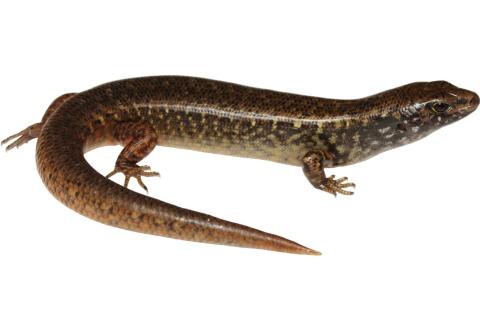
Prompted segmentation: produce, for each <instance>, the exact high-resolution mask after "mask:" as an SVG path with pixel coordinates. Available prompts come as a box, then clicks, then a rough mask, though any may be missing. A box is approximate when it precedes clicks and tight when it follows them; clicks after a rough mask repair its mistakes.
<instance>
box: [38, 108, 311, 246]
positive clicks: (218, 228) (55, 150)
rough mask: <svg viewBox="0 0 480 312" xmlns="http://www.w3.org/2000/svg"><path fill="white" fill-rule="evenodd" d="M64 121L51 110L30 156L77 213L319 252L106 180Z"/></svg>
mask: <svg viewBox="0 0 480 312" xmlns="http://www.w3.org/2000/svg"><path fill="white" fill-rule="evenodd" d="M70 125H71V123H70V122H69V121H68V120H65V118H62V114H55V115H54V116H53V117H52V118H51V119H50V120H49V121H48V123H47V124H46V125H45V126H44V127H43V129H42V131H41V133H40V136H39V139H38V143H37V151H36V159H37V167H38V171H39V174H40V176H41V178H42V180H43V182H44V183H45V185H46V186H47V188H48V189H49V191H50V192H51V193H52V194H53V195H54V196H55V197H56V198H57V199H58V200H60V201H61V202H62V203H64V204H65V205H66V206H68V207H70V208H72V209H73V210H75V211H77V212H78V213H80V214H82V215H84V216H87V217H89V218H91V219H93V220H96V221H99V222H102V223H105V224H108V225H112V226H116V227H120V228H124V229H128V230H132V231H137V232H142V233H149V234H155V235H160V236H165V237H170V238H176V239H182V240H190V241H197V242H204V243H213V244H223V245H231V246H238V247H247V248H259V249H267V250H272V251H279V252H289V253H297V254H308V255H320V253H319V252H317V251H315V250H312V249H310V248H307V247H304V246H302V245H300V244H297V243H295V242H293V241H291V240H288V239H285V238H283V237H280V236H277V235H273V234H269V233H266V232H262V231H259V230H256V229H253V228H251V227H247V226H244V225H241V224H237V223H232V222H228V221H225V220H222V219H219V218H216V217H213V216H210V215H207V214H203V213H199V212H195V211H192V210H188V209H183V208H180V207H177V206H174V205H171V204H168V203H166V202H163V201H160V200H157V199H154V198H151V197H148V196H145V195H142V194H139V193H136V192H134V191H131V190H129V189H127V188H124V187H122V186H120V185H118V184H116V183H114V182H112V181H110V180H108V179H106V178H105V177H104V176H102V175H100V174H99V173H98V172H96V171H95V170H94V169H93V168H92V167H91V166H90V165H89V164H88V163H87V161H86V160H85V158H84V156H83V144H84V140H82V139H81V138H80V135H79V132H78V131H76V130H75V129H73V128H72V127H71V126H70Z"/></svg>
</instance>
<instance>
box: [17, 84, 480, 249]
mask: <svg viewBox="0 0 480 312" xmlns="http://www.w3.org/2000/svg"><path fill="white" fill-rule="evenodd" d="M438 103H440V104H443V105H447V106H448V110H444V108H445V107H443V108H441V105H440V104H438ZM477 106H478V96H477V95H476V94H475V93H473V92H470V91H468V90H464V89H460V88H457V87H455V86H453V85H451V84H449V83H448V82H445V81H435V82H419V83H413V84H408V85H405V86H402V87H398V88H395V89H392V90H388V91H385V92H382V93H379V94H376V95H372V96H369V97H365V98H361V99H355V100H337V99H325V98H319V97H311V96H303V95H296V94H289V93H282V92H276V91H271V90H264V89H258V88H252V87H246V86H241V85H237V84H232V83H227V82H221V81H215V80H208V79H202V78H193V77H181V76H158V77H142V78H134V79H126V80H120V81H115V82H110V83H107V84H103V85H100V86H98V87H95V88H92V89H90V90H87V91H84V92H81V93H77V94H67V95H65V96H62V97H60V98H58V99H57V100H56V101H55V102H54V103H53V104H52V105H51V106H50V108H49V109H48V110H47V113H46V114H45V116H44V118H43V120H42V122H41V123H39V124H35V125H33V126H31V127H30V128H27V129H26V130H24V132H23V137H21V139H20V140H17V142H16V143H14V144H13V145H15V144H16V145H17V146H18V145H21V144H22V143H23V141H28V139H31V138H34V137H36V136H38V143H37V155H36V158H37V166H38V171H39V173H40V176H41V177H42V179H43V181H44V183H45V185H46V186H47V188H48V189H49V190H50V192H51V193H52V194H53V195H54V196H55V197H56V198H58V199H59V200H60V201H61V202H62V203H64V204H65V205H67V206H68V207H70V208H72V209H73V210H75V211H77V212H79V213H81V214H82V215H84V216H87V217H89V218H92V219H94V220H97V221H99V222H102V223H105V224H109V225H113V226H117V227H121V228H125V229H129V230H133V231H138V232H143V233H150V234H156V235H162V236H167V237H171V238H178V239H184V240H192V241H199V242H207V243H216V244H226V245H234V246H241V247H250V248H261V249H269V250H275V251H282V252H291V253H302V254H319V253H318V252H316V251H314V250H312V249H309V248H306V247H304V246H302V245H299V244H297V243H295V242H293V241H290V240H287V239H285V238H282V237H280V236H276V235H273V234H269V233H265V232H262V231H259V230H256V229H253V228H250V227H247V226H243V225H240V224H236V223H232V222H228V221H224V220H220V219H218V218H215V217H213V216H209V215H206V214H202V213H199V212H195V211H191V210H187V209H183V208H180V207H177V206H174V205H171V204H168V203H165V202H163V201H160V200H157V199H154V198H151V197H148V196H145V195H142V194H139V193H136V192H134V191H131V190H129V189H127V188H125V187H122V186H120V185H118V184H116V183H114V182H112V181H110V180H108V179H106V178H105V177H104V176H102V175H100V174H99V173H97V172H96V171H95V170H94V169H93V168H92V167H91V166H90V165H89V164H88V163H87V162H86V160H85V158H84V156H83V154H84V153H85V152H86V151H88V150H90V149H93V148H96V147H99V146H103V145H112V144H122V145H124V146H127V145H128V143H129V142H130V145H132V144H133V145H135V144H136V143H135V142H136V141H135V140H134V138H136V137H138V138H140V139H141V137H142V136H144V135H145V133H146V134H148V140H144V141H142V142H141V143H142V144H140V145H139V144H137V145H138V146H136V149H135V148H128V147H126V148H125V149H124V152H123V156H122V154H121V155H120V157H119V160H117V164H118V163H119V162H120V163H121V162H122V161H123V162H127V163H128V162H129V161H130V162H131V164H130V165H131V166H136V162H137V161H139V160H141V159H142V158H143V157H144V156H146V154H148V153H149V152H150V150H151V149H152V148H153V147H152V146H151V144H152V140H153V141H155V140H156V144H157V145H163V146H172V147H179V148H188V149H193V150H199V151H204V152H212V153H221V154H227V155H235V156H241V157H251V158H259V159H266V160H272V161H276V162H280V163H286V164H291V165H296V166H302V164H303V167H304V171H305V173H306V175H307V177H308V178H309V180H310V181H311V182H312V184H314V186H316V187H318V188H320V189H322V187H323V188H324V186H325V185H326V183H331V184H332V183H333V184H332V185H333V186H332V187H337V189H338V187H339V185H336V186H335V185H334V183H335V180H334V179H332V178H329V179H327V177H326V176H325V173H324V171H323V169H324V168H325V167H335V166H340V165H348V164H352V163H355V162H358V161H361V160H364V159H367V158H369V157H372V156H374V155H376V154H378V153H380V152H382V151H385V150H388V149H391V148H394V147H397V146H401V145H404V144H407V143H410V142H413V141H416V140H418V139H420V138H422V137H424V136H425V135H427V134H429V133H431V132H433V131H434V130H436V129H438V128H440V127H442V126H444V125H446V124H449V123H451V122H453V121H456V120H458V119H460V118H462V117H464V116H466V115H468V114H469V113H471V112H472V111H473V110H474V109H475V108H476V107H477ZM142 131H143V132H142ZM20 134H21V133H19V134H17V135H20ZM12 137H13V136H12ZM9 139H11V137H10V138H9ZM134 143H135V144H134ZM153 143H155V142H153ZM11 146H12V145H11ZM9 147H10V146H9ZM307 153H309V154H307ZM305 155H313V156H315V155H316V156H315V157H309V158H308V159H309V161H317V163H310V164H308V166H307V165H306V164H305V159H306V158H305V157H304V156H305ZM122 157H123V158H122ZM345 179H346V178H343V179H340V180H341V181H345ZM337 182H339V183H340V181H337ZM322 183H323V184H325V185H322ZM343 183H345V182H343ZM347 185H350V186H351V185H353V183H347ZM216 187H219V186H216ZM340 187H341V185H340ZM327 191H328V190H327ZM333 193H335V192H333ZM346 193H351V192H343V194H346Z"/></svg>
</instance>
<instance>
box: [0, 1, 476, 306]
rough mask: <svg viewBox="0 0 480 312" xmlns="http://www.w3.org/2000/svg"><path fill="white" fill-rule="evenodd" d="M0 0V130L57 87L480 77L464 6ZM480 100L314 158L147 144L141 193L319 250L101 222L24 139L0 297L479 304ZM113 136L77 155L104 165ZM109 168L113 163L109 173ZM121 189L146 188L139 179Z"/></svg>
mask: <svg viewBox="0 0 480 312" xmlns="http://www.w3.org/2000/svg"><path fill="white" fill-rule="evenodd" d="M8 3H9V4H7V1H5V2H2V4H1V5H0V34H1V37H0V40H1V43H0V44H1V49H0V85H1V92H0V102H1V114H0V124H1V128H0V137H6V136H7V135H9V134H11V133H13V132H15V131H17V130H20V129H23V128H24V127H25V126H27V125H29V124H31V123H34V122H37V121H39V120H40V119H41V117H42V115H43V112H44V110H45V109H46V108H47V106H48V105H49V103H50V102H51V100H53V99H54V98H55V97H56V96H58V95H60V94H62V93H65V92H72V91H82V90H85V89H87V88H90V87H93V86H95V85H97V84H100V83H103V82H107V81H111V80H116V79H121V78H128V77H135V76H145V75H165V74H181V75H192V76H202V77H208V78H214V79H220V80H227V81H232V82H237V83H241V84H246V85H251V86H256V87H263V88H269V89H275V90H281V91H289V92H295V93H301V94H309V95H318V96H324V97H334V98H356V97H361V96H366V95H369V94H373V93H376V92H380V91H383V90H385V89H389V88H392V87H397V86H399V85H402V84H405V83H409V82H413V81H428V80H438V79H444V80H448V81H450V82H452V83H454V84H456V85H458V86H461V87H464V88H467V89H472V90H476V91H477V92H479V91H480V84H479V81H480V80H479V74H480V61H479V59H480V51H479V42H478V35H479V32H478V31H479V26H478V19H479V11H478V10H477V9H476V8H475V5H474V4H473V3H475V2H474V1H471V2H467V1H458V0H457V1H431V2H427V1H424V2H422V1H398V2H397V3H393V2H387V1H378V2H374V1H332V2H331V3H330V4H321V3H320V1H311V2H302V1H292V2H290V3H286V2H282V1H271V2H260V1H252V2H250V1H238V2H236V3H233V2H227V1H188V2H187V1H172V2H170V3H167V2H164V3H162V2H160V1H151V2H147V1H135V2H133V1H132V2H131V4H130V5H127V4H125V3H124V2H123V1H111V2H100V1H78V2H77V4H71V3H67V1H57V2H55V1H15V2H13V1H10V2H8ZM479 130H480V113H479V112H476V113H474V114H473V115H472V116H469V117H468V118H467V119H465V120H462V121H461V122H459V123H456V124H454V125H452V126H449V127H447V128H446V129H442V130H440V131H438V132H436V133H434V134H433V135H431V136H430V137H428V138H426V139H424V140H422V141H420V142H417V143H415V144H412V145H409V146H406V147H403V148H400V149H397V150H394V151H390V152H388V153H384V154H382V155H379V156H377V157H375V158H373V159H371V160H368V161H366V162H363V163H360V164H357V165H354V166H349V167H343V168H336V169H330V170H328V172H327V173H328V174H332V173H335V174H336V175H337V176H343V175H347V176H349V177H350V179H351V180H353V181H355V182H356V183H357V185H358V187H357V189H356V194H355V195H354V196H352V197H342V196H339V197H338V198H334V197H333V196H331V195H329V194H326V193H324V192H320V191H318V190H315V189H314V188H312V187H311V186H310V184H309V183H308V182H307V180H306V179H305V178H304V176H303V173H302V171H301V169H300V168H297V167H292V166H286V165H280V164H275V163H270V162H266V161H260V160H249V159H239V158H234V157H226V156H220V155H210V154H202V153H198V152H191V151H185V150H176V149H168V148H162V147H159V148H157V149H156V150H155V151H154V152H153V153H152V154H151V155H150V156H149V157H148V158H147V159H146V160H145V161H144V163H145V164H149V165H151V166H152V167H153V168H154V169H156V170H158V171H160V172H161V174H162V177H161V179H158V178H148V179H146V182H147V185H148V186H149V188H150V195H151V196H154V197H157V198H160V199H163V200H166V201H168V202H172V203H175V204H177V205H180V206H183V207H187V208H191V209H195V210H199V211H202V212H206V213H209V214H213V215H215V216H218V217H221V218H224V219H228V220H231V221H236V222H239V223H243V224H247V225H250V226H253V227H256V228H259V229H262V230H265V231H268V232H272V233H276V234H280V235H282V236H285V237H287V238H290V239H293V240H296V241H298V242H300V243H302V244H305V245H307V246H309V247H312V248H315V249H318V250H320V251H322V252H323V255H322V256H320V257H309V256H298V255H290V254H281V253H274V252H267V251H260V250H249V249H242V248H232V247H224V246H214V245H206V244H199V243H190V242H182V241H176V240H171V239H166V238H161V237H156V236H149V235H144V234H138V233H133V232H128V231H125V230H120V229H116V228H113V227H108V226H105V225H102V224H100V223H96V222H94V221H91V220H89V219H86V218H84V217H82V216H80V215H78V214H76V213H74V212H73V211H71V210H70V209H68V208H66V207H64V206H63V205H62V204H60V203H59V202H58V201H57V200H55V199H54V198H53V197H52V196H51V195H50V194H49V193H48V191H47V190H46V189H45V187H44V186H43V184H42V182H41V180H40V179H39V177H38V175H37V172H36V168H35V159H34V154H35V142H31V143H30V144H28V145H26V146H23V147H22V148H21V149H20V150H13V151H11V152H9V153H5V152H3V151H2V152H1V153H0V172H1V179H0V183H1V185H0V190H1V209H0V250H1V251H0V253H1V255H0V311H177V310H178V311H180V310H182V311H191V310H193V309H195V310H196V311H202V310H209V311H320V310H321V311H479V310H480V298H479V294H480V266H479V263H480V251H479V247H478V246H479V243H480V226H479V221H480V205H478V175H479V173H480V165H479V161H478V160H479V148H480V143H479V133H480V132H479ZM119 151H120V148H119V147H116V148H114V147H112V148H104V149H100V150H96V151H93V152H91V153H89V154H88V155H87V158H88V160H89V161H90V162H91V163H92V164H93V165H94V167H95V168H96V169H97V170H99V171H100V172H102V173H107V172H109V171H110V170H111V169H112V167H113V164H114V161H115V158H116V156H117V154H118V152H119ZM115 180H116V181H118V182H120V181H121V180H122V177H120V176H118V177H115ZM132 188H133V189H135V190H138V191H140V188H139V187H138V186H137V185H136V183H135V181H133V182H132Z"/></svg>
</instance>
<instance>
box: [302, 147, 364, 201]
mask: <svg viewBox="0 0 480 312" xmlns="http://www.w3.org/2000/svg"><path fill="white" fill-rule="evenodd" d="M324 162H325V154H324V153H323V152H321V151H310V152H308V153H306V154H305V156H303V158H302V163H303V172H304V173H305V176H306V177H307V179H308V181H310V183H312V185H313V186H314V187H315V188H318V189H320V190H322V191H325V192H328V193H331V194H333V195H335V196H337V193H340V194H343V195H352V194H353V192H351V191H346V190H344V189H345V188H347V187H355V184H354V183H351V182H347V180H348V178H346V177H343V178H340V179H336V180H335V175H332V176H330V177H328V178H327V176H326V175H325V171H324Z"/></svg>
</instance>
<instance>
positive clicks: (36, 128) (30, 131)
mask: <svg viewBox="0 0 480 312" xmlns="http://www.w3.org/2000/svg"><path fill="white" fill-rule="evenodd" d="M75 94H76V93H67V94H64V95H61V96H59V97H58V98H56V99H55V100H54V101H53V102H52V104H50V106H49V107H48V109H47V111H46V112H45V114H44V115H43V118H42V121H41V122H37V123H35V124H33V125H31V126H28V127H27V128H25V129H23V130H22V131H20V132H18V133H15V134H13V135H11V136H9V137H8V138H6V139H5V140H3V141H2V142H1V145H3V144H6V143H8V142H10V141H11V140H13V139H16V140H15V141H13V142H12V143H11V144H9V145H8V146H7V151H9V150H11V149H12V148H14V147H16V148H18V147H20V146H22V145H23V144H25V143H27V142H28V141H30V140H32V139H36V138H38V136H39V135H40V132H41V131H42V128H43V125H44V124H45V122H46V121H47V120H48V118H49V117H50V116H51V115H52V113H53V112H54V111H55V110H56V109H57V108H59V107H60V106H61V105H62V104H63V103H65V102H66V101H67V100H68V99H69V98H71V97H72V96H74V95H75Z"/></svg>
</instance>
